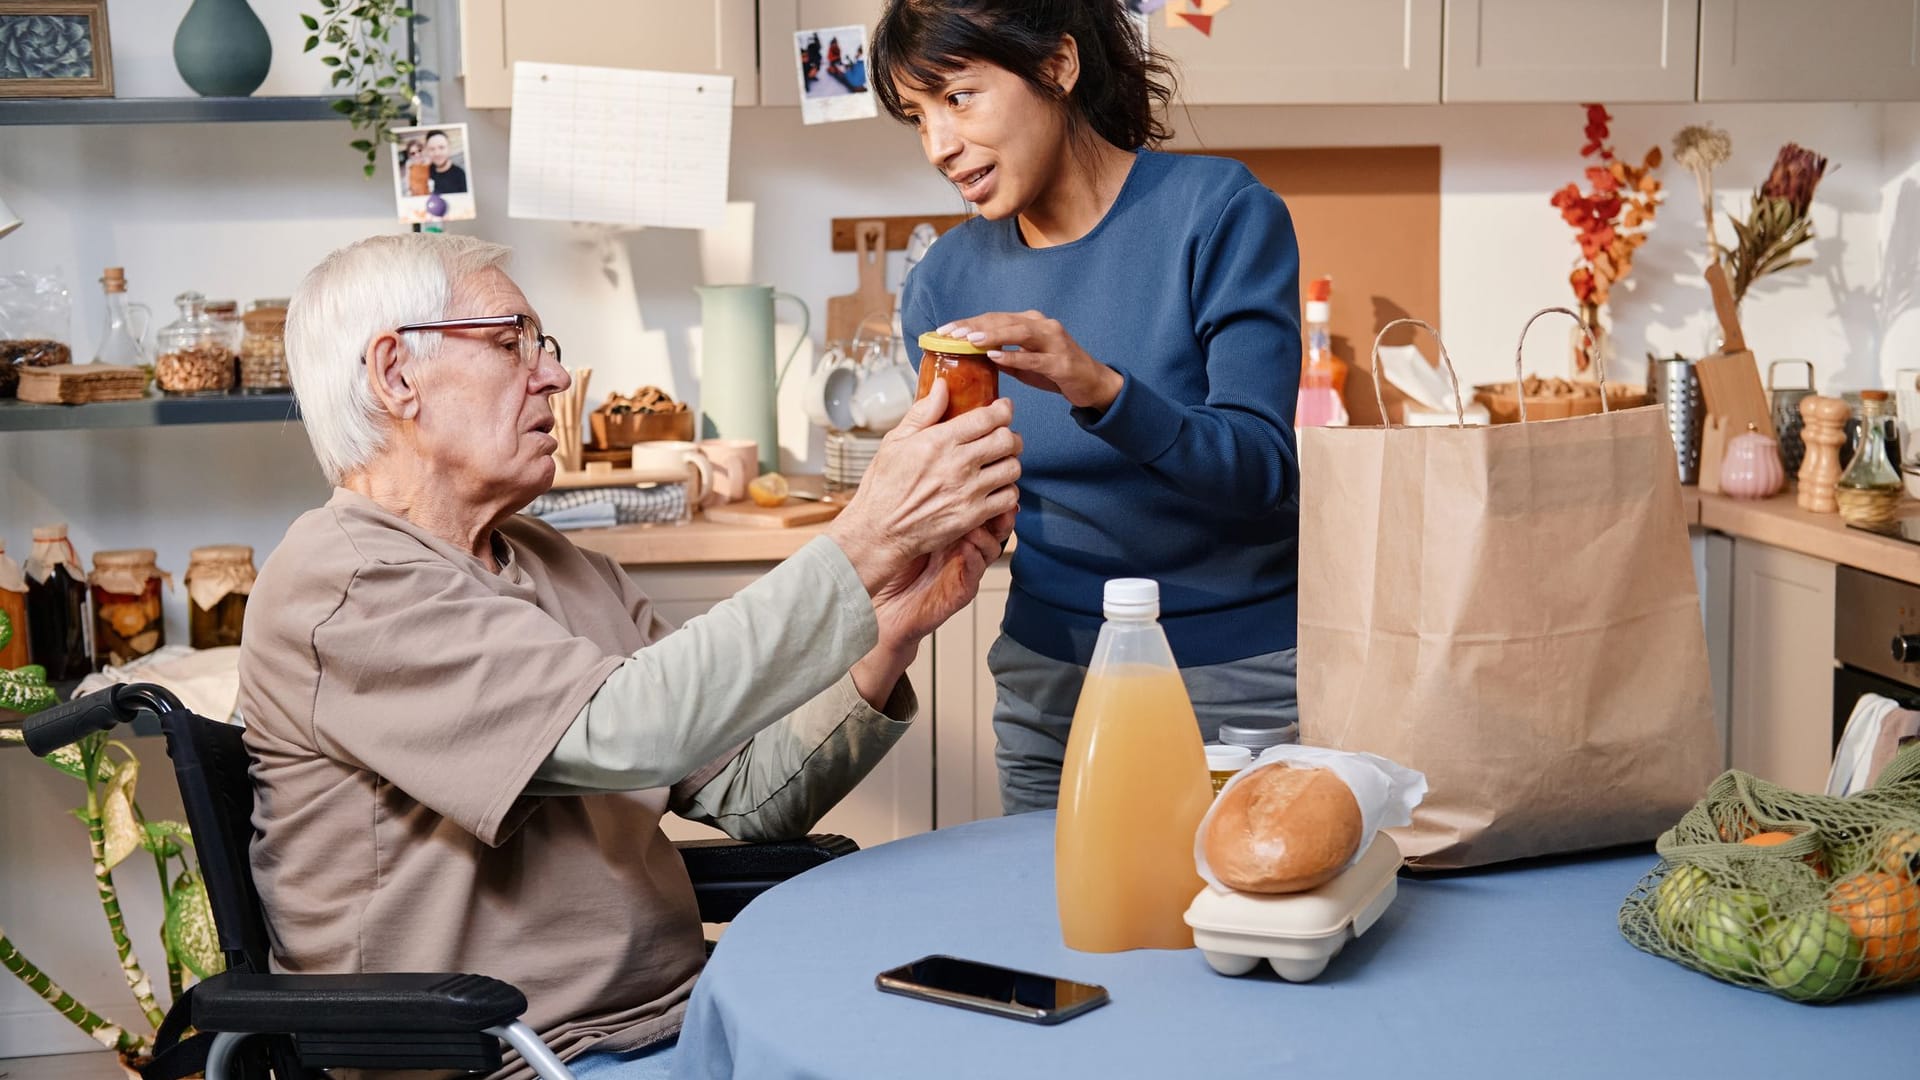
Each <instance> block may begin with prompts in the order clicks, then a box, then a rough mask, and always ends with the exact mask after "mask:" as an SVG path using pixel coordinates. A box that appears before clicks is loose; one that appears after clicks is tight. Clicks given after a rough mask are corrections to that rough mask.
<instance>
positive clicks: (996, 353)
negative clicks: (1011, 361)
mask: <svg viewBox="0 0 1920 1080" xmlns="http://www.w3.org/2000/svg"><path fill="white" fill-rule="evenodd" d="M1005 355H1007V354H1006V353H1003V352H1001V351H1000V350H999V349H988V350H987V359H989V360H998V359H1000V358H1001V357H1003V356H1005Z"/></svg>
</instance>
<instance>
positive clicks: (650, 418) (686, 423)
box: [587, 409, 693, 450]
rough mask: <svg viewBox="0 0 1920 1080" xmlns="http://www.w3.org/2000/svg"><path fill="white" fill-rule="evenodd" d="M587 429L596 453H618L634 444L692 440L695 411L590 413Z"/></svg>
mask: <svg viewBox="0 0 1920 1080" xmlns="http://www.w3.org/2000/svg"><path fill="white" fill-rule="evenodd" d="M587 426H588V427H590V428H591V429H592V431H593V445H594V448H595V449H597V450H618V449H620V448H622V447H627V446H632V445H633V444H635V443H643V442H660V441H662V440H675V441H679V442H692V441H693V410H691V409H683V410H681V411H680V412H670V413H606V412H591V413H588V414H587Z"/></svg>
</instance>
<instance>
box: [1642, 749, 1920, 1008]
mask: <svg viewBox="0 0 1920 1080" xmlns="http://www.w3.org/2000/svg"><path fill="white" fill-rule="evenodd" d="M1658 849H1659V852H1660V855H1661V861H1660V863H1659V865H1658V866H1656V867H1654V869H1653V870H1652V871H1651V872H1650V873H1649V874H1648V875H1647V876H1646V877H1645V878H1644V879H1643V880H1642V881H1641V882H1640V884H1639V885H1638V886H1637V887H1636V888H1635V889H1634V891H1633V893H1632V894H1631V895H1629V896H1628V897H1627V900H1626V902H1625V903H1624V904H1623V905H1622V906H1621V909H1620V930H1621V933H1622V934H1623V935H1624V936H1625V937H1626V938H1627V940H1628V941H1629V942H1631V943H1632V944H1633V945H1634V946H1635V947H1637V948H1640V949H1642V950H1644V951H1647V952H1650V953H1653V954H1655V955H1658V956H1663V957H1666V958H1668V959H1671V960H1674V961H1677V962H1679V963H1681V964H1684V965H1686V966H1688V967H1691V968H1693V969H1695V970H1696V971H1700V972H1703V973H1705V974H1708V975H1711V976H1713V977H1714V978H1717V979H1720V980H1723V981H1725V982H1730V983H1733V984H1735V985H1739V986H1746V987H1751V988H1754V989H1757V990H1765V991H1769V992H1772V993H1775V994H1778V995H1780V996H1782V997H1785V998H1788V999H1790V1000H1793V1001H1803V1002H1828V1001H1834V1000H1837V999H1840V998H1843V997H1848V996H1852V995H1856V994H1862V993H1868V992H1871V991H1874V990H1881V989H1888V988H1892V987H1898V986H1905V985H1911V984H1915V983H1920V746H1910V747H1908V748H1906V749H1905V750H1903V751H1902V752H1901V753H1900V754H1899V755H1897V756H1896V757H1895V758H1894V760H1893V762H1892V763H1891V764H1889V765H1888V767H1887V769H1886V770H1885V772H1883V773H1882V774H1881V776H1880V777H1879V779H1878V781H1877V782H1876V783H1875V784H1874V786H1873V787H1871V788H1869V789H1868V790H1866V791H1863V792H1860V793H1859V794H1857V795H1854V796H1850V797H1848V798H1844V799H1840V798H1832V797H1829V796H1826V795H1809V794H1805V793H1802V792H1795V791H1790V790H1787V789H1785V788H1781V787H1779V786H1777V785H1774V784H1769V783H1767V782H1765V781H1763V780H1759V779H1757V778H1755V777H1753V776H1750V775H1748V774H1746V773H1742V772H1739V771H1734V770H1730V771H1728V772H1727V773H1725V774H1723V775H1722V776H1721V777H1720V778H1719V779H1717V780H1715V781H1714V782H1713V784H1712V786H1710V787H1709V788H1708V790H1707V794H1706V797H1705V798H1703V799H1701V801H1700V802H1699V803H1698V804H1696V805H1695V806H1694V807H1693V809H1691V810H1689V811H1688V812H1687V814H1686V815H1685V816H1684V817H1682V818H1681V819H1680V821H1679V822H1678V823H1677V824H1676V825H1675V826H1674V827H1673V828H1672V829H1670V830H1668V831H1667V833H1666V834H1665V835H1663V836H1662V837H1661V838H1660V842H1659V844H1658Z"/></svg>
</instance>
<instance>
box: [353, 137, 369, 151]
mask: <svg viewBox="0 0 1920 1080" xmlns="http://www.w3.org/2000/svg"><path fill="white" fill-rule="evenodd" d="M347 145H348V146H351V147H353V148H354V149H355V150H361V151H366V150H371V149H373V142H372V141H371V140H368V139H355V140H353V141H352V142H350V143H348V144H347Z"/></svg>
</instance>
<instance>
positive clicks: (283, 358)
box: [240, 300, 293, 394]
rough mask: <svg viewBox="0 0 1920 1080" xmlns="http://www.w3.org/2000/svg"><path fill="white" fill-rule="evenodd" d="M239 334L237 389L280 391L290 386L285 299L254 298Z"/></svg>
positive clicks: (263, 392) (291, 385)
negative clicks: (244, 329)
mask: <svg viewBox="0 0 1920 1080" xmlns="http://www.w3.org/2000/svg"><path fill="white" fill-rule="evenodd" d="M242 322H243V323H244V324H245V326H246V332H245V334H244V335H242V337H241V338H240V391H241V393H245V394H272V393H280V392H283V391H286V390H290V389H292V388H293V379H292V377H291V375H290V374H289V373H288V371H287V305H286V301H284V300H255V301H254V302H253V303H252V304H251V305H249V306H248V307H247V314H246V316H245V318H244V319H243V320H242Z"/></svg>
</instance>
